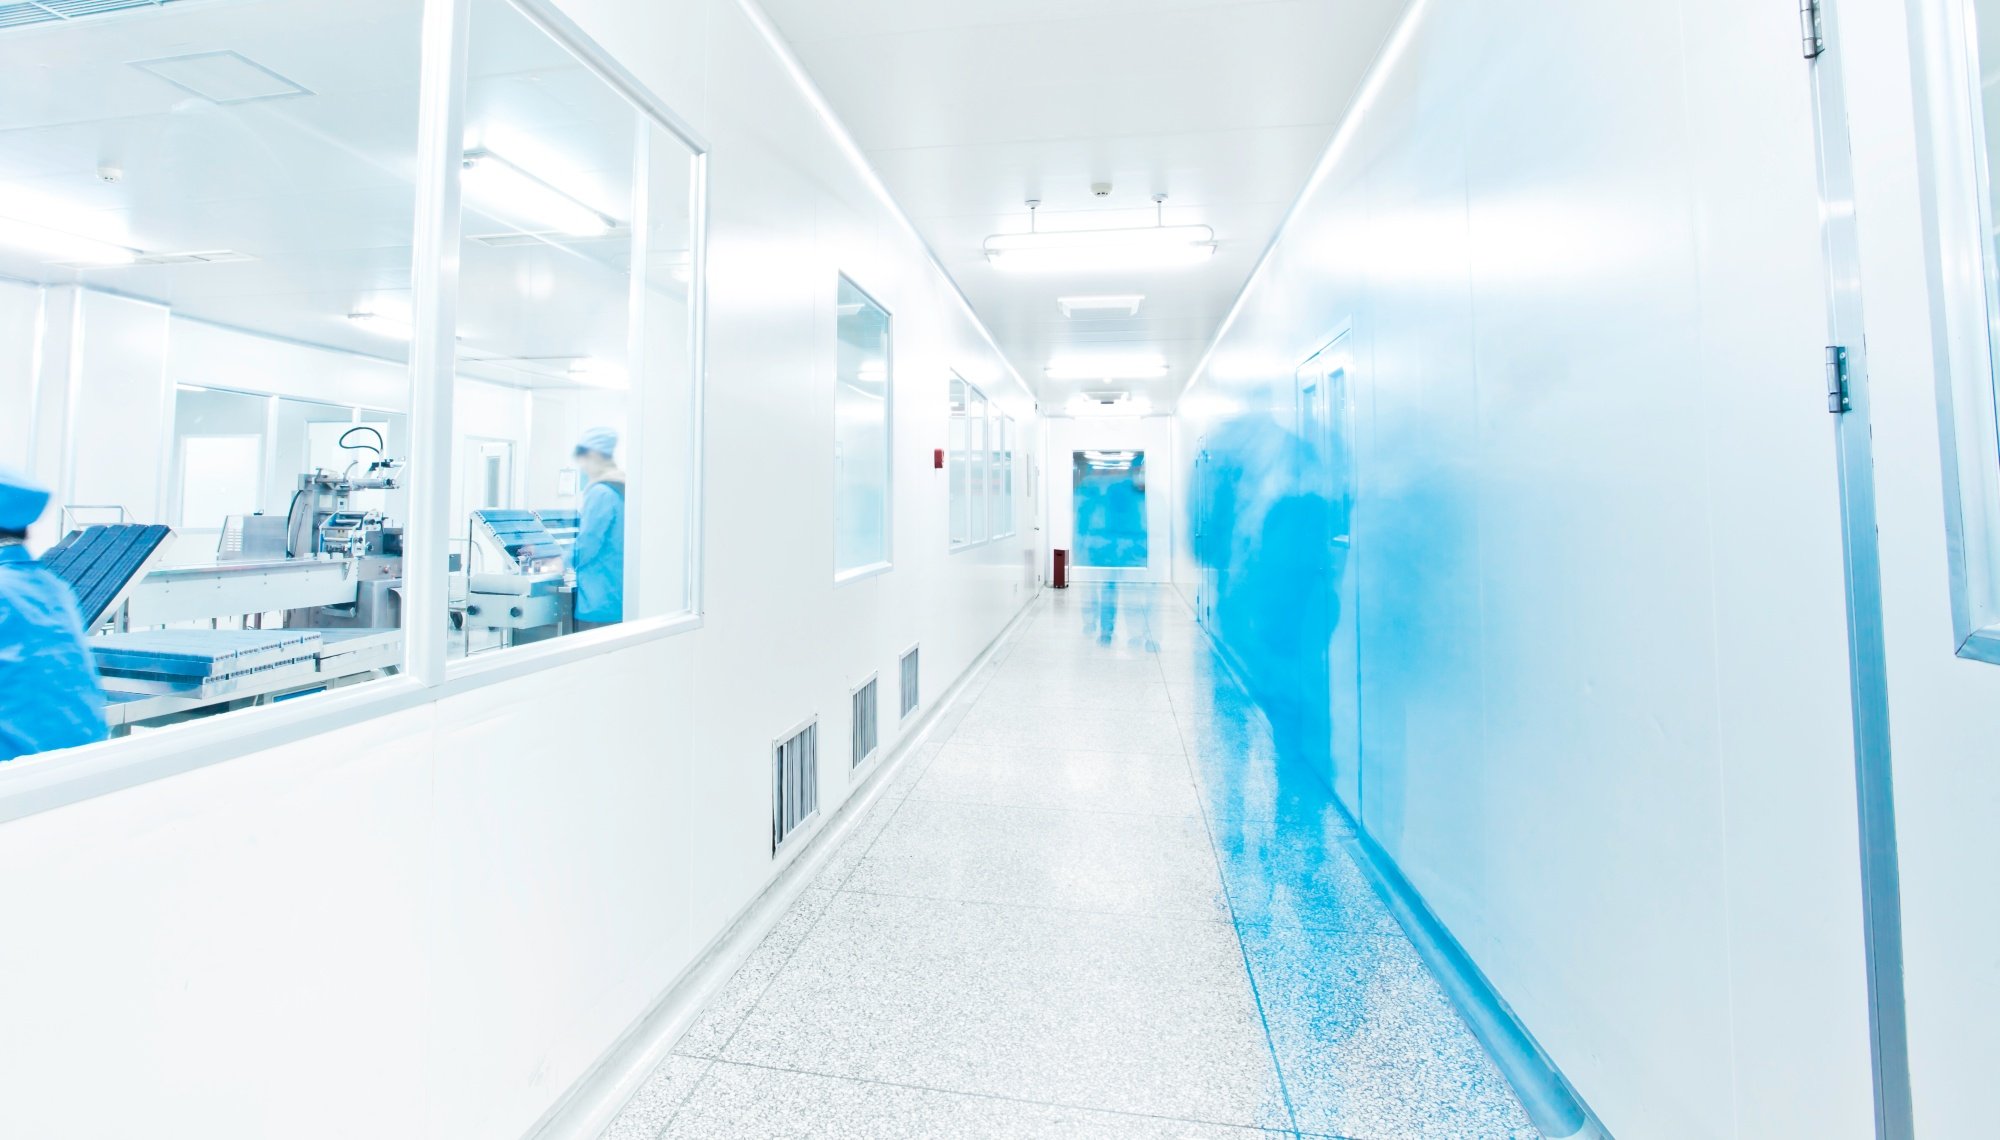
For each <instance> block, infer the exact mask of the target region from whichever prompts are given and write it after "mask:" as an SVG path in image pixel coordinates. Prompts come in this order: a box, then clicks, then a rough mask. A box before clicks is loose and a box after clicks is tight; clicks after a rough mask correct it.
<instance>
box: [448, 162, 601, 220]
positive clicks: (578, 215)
mask: <svg viewBox="0 0 2000 1140" xmlns="http://www.w3.org/2000/svg"><path fill="white" fill-rule="evenodd" d="M464 184H465V192H466V194H467V196H469V197H471V198H472V199H473V200H474V201H475V202H477V203H479V204H480V205H481V207H482V208H485V209H488V210H490V211H491V212H493V213H496V214H499V215H501V216H503V217H505V218H507V219H509V220H512V221H514V222H516V223H522V222H526V223H531V224H532V225H533V226H535V227H537V228H546V229H549V230H553V231H555V232H557V233H561V234H568V235H569V236H571V237H598V236H601V235H603V234H607V233H610V232H611V231H612V229H613V228H615V227H616V226H617V224H618V223H617V222H616V221H615V220H614V219H613V218H611V216H610V215H608V214H605V213H604V212H603V211H601V210H598V209H597V208H595V207H593V206H590V205H588V204H587V203H585V202H584V201H583V199H581V198H578V197H577V196H576V195H574V194H570V193H568V192H566V191H563V190H560V189H557V188H556V187H555V186H553V185H550V184H549V183H548V182H545V181H543V180H542V179H541V178H538V177H536V176H535V175H533V174H530V173H529V172H528V171H527V170H525V169H523V168H522V167H521V166H519V165H517V164H515V163H513V162H510V161H508V160H507V159H506V158H505V157H503V156H502V155H500V154H498V153H496V152H495V151H493V150H492V149H491V148H489V147H474V148H473V149H471V150H468V151H466V152H465V174H464Z"/></svg>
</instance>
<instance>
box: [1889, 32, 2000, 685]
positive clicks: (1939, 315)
mask: <svg viewBox="0 0 2000 1140" xmlns="http://www.w3.org/2000/svg"><path fill="white" fill-rule="evenodd" d="M1910 17H1911V27H1912V31H1913V45H1912V46H1913V53H1914V55H1915V57H1916V58H1915V59H1914V61H1913V62H1914V64H1915V69H1914V80H1915V85H1916V91H1915V95H1916V105H1917V148H1918V149H1917V154H1918V170H1917V176H1918V183H1919V189H1920V197H1921V207H1922V211H1923V215H1924V217H1923V221H1924V231H1925V234H1924V239H1925V247H1926V248H1925V260H1926V263H1927V264H1926V266H1925V269H1926V273H1927V275H1928V277H1929V285H1930V289H1931V302H1932V304H1931V306H1930V308H1931V326H1932V329H1931V331H1932V338H1933V342H1934V346H1935V351H1933V353H1932V359H1933V360H1934V362H1935V368H1936V375H1935V377H1934V379H1935V383H1936V390H1937V402H1938V414H1939V424H1938V432H1939V443H1940V448H1941V452H1942V457H1943V461H1944V471H1943V475H1944V495H1945V525H1946V531H1947V543H1948V550H1949V558H1950V568H1951V578H1950V590H1951V612H1952V625H1953V632H1954V639H1955V642H1956V646H1955V648H1956V652H1957V654H1958V655H1959V656H1960V657H1965V658H1970V659H1973V660H1978V661H1985V662H1989V663H1993V664H2000V410H1996V400H2000V375H1997V374H1996V373H1997V372H2000V369H1996V354H2000V261H1996V257H1995V252H1994V244H1993V242H1992V240H1991V239H1990V238H1989V237H1988V235H1990V234H1992V233H1993V229H1992V227H1993V225H1994V222H1995V219H1994V217H1993V210H1992V206H1991V203H1990V199H1989V196H1988V190H1987V188H1988V186H1989V185H1990V182H1989V179H1990V178H1991V177H1992V176H1993V173H1994V172H1992V171H1989V170H1988V169H1987V156H1986V148H1985V137H1986V135H1985V112H1984V108H1983V106H1982V102H1981V99H1980V71H1979V59H1978V40H1977V36H1976V27H1975V24H1974V11H1973V7H1972V3H1971V0H1911V5H1910Z"/></svg>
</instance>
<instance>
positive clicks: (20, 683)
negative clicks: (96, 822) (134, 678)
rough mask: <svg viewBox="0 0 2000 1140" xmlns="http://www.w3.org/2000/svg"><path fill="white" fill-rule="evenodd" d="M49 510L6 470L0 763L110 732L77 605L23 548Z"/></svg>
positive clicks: (0, 529) (43, 493) (44, 498)
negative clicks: (29, 532)
mask: <svg viewBox="0 0 2000 1140" xmlns="http://www.w3.org/2000/svg"><path fill="white" fill-rule="evenodd" d="M48 505H49V492H48V491H47V490H46V489H44V488H42V487H40V486H37V485H36V484H35V483H34V482H33V481H32V480H30V479H29V478H28V477H27V476H25V475H23V474H21V473H19V472H16V471H11V470H8V469H6V468H0V761H7V760H12V759H14V758H16V757H19V756H27V755H30V754H32V753H36V752H47V751H49V750H50V749H54V748H73V747H75V746H76V745H79V744H89V743H91V742H93V741H98V740H103V739H104V738H105V736H106V735H107V731H108V730H107V729H106V727H105V722H104V691H103V689H101V688H100V687H99V686H98V683H97V671H96V669H95V668H94V667H93V666H92V665H91V661H90V650H89V649H88V648H86V646H85V644H84V634H83V619H82V618H81V617H79V616H78V615H77V612H76V598H75V596H74V595H73V594H71V593H70V589H69V586H68V585H67V584H66V583H64V582H63V581H62V579H60V578H57V577H56V576H55V575H54V574H51V573H49V572H48V571H47V570H46V569H44V568H43V567H42V564H41V563H40V562H37V561H36V560H35V559H34V557H33V556H32V555H30V554H29V553H28V548H27V546H26V545H24V544H25V543H26V542H27V538H28V528H29V527H30V526H33V525H34V523H35V520H36V519H39V518H41V517H42V512H43V511H44V510H46V509H47V508H48Z"/></svg>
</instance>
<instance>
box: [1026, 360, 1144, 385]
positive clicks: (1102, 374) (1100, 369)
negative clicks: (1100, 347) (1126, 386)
mask: <svg viewBox="0 0 2000 1140" xmlns="http://www.w3.org/2000/svg"><path fill="white" fill-rule="evenodd" d="M1046 371H1047V372H1048V377H1049V379H1051V380H1152V379H1155V378H1157V377H1160V376H1165V375H1166V374H1167V362H1166V359H1165V358H1164V357H1159V356H1066V357H1062V358H1059V359H1056V360H1051V361H1049V366H1048V368H1047V370H1046Z"/></svg>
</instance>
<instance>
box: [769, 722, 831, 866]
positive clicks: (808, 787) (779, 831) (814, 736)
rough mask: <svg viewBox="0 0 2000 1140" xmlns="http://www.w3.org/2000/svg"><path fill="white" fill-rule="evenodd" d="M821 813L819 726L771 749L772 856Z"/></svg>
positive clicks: (810, 724) (807, 727)
mask: <svg viewBox="0 0 2000 1140" xmlns="http://www.w3.org/2000/svg"><path fill="white" fill-rule="evenodd" d="M817 811H819V722H818V721H808V722H807V723H806V724H805V726H804V727H802V728H800V729H799V730H798V731H796V732H794V733H792V734H791V735H790V736H788V737H785V738H784V739H783V740H780V741H778V742H777V743H775V744H773V745H772V746H771V852H772V854H776V853H777V851H778V848H779V847H781V846H783V845H784V842H785V840H786V839H788V838H790V837H791V835H792V833H793V832H795V831H797V830H798V829H799V825H800V824H803V823H804V822H805V821H806V820H808V819H811V818H812V817H813V814H814V813H815V812H817Z"/></svg>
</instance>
